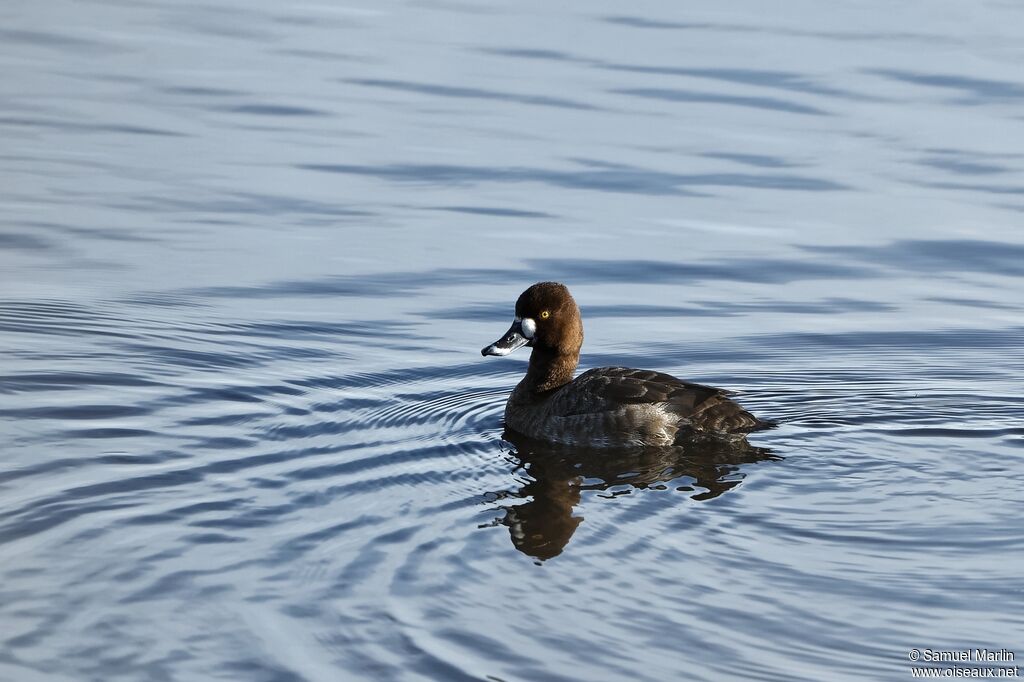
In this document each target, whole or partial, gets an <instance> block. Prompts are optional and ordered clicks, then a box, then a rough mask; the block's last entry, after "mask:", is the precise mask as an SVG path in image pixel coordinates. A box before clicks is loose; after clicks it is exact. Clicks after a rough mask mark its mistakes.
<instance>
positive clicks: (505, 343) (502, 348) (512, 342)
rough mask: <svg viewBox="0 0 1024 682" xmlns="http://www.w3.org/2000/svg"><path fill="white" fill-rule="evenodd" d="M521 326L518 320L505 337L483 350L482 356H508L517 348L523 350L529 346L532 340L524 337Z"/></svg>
mask: <svg viewBox="0 0 1024 682" xmlns="http://www.w3.org/2000/svg"><path fill="white" fill-rule="evenodd" d="M519 324H520V323H519V321H518V320H516V321H515V322H513V323H512V326H511V327H509V329H508V331H507V332H505V335H504V336H503V337H501V338H500V339H498V340H497V341H495V342H494V343H492V344H491V345H489V346H487V347H485V348H484V349H483V350H481V351H480V355H508V354H509V353H511V352H512V351H514V350H515V349H516V348H522V347H523V346H525V345H526V344H528V343H529V342H530V340H529V339H528V338H526V337H525V336H523V335H522V333H521V331H522V328H521V327H520V326H519Z"/></svg>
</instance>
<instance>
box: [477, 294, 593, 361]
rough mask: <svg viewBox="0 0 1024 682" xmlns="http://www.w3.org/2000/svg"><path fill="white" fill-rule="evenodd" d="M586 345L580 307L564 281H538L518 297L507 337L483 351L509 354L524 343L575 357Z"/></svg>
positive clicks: (552, 352) (547, 352) (486, 353)
mask: <svg viewBox="0 0 1024 682" xmlns="http://www.w3.org/2000/svg"><path fill="white" fill-rule="evenodd" d="M582 345H583V320H582V319H580V309H579V307H577V305H576V301H575V300H574V299H573V297H572V294H570V293H569V289H568V288H566V286H565V285H564V284H559V283H558V282H538V283H537V284H534V285H533V286H532V287H530V288H529V289H527V290H526V291H524V292H523V293H522V294H521V295H520V296H519V300H518V301H516V317H515V319H514V320H513V321H512V326H511V327H510V328H509V330H508V332H506V333H505V335H504V336H503V337H501V338H500V339H498V340H497V341H495V342H494V343H492V344H491V345H489V346H487V347H486V348H484V349H483V350H482V351H480V352H481V354H482V355H508V354H509V353H511V352H512V351H514V350H515V349H517V348H521V347H522V346H531V347H533V348H536V349H539V350H543V351H545V355H553V356H563V357H567V358H572V359H573V360H574V362H573V365H574V366H575V359H576V357H577V356H579V353H580V347H581V346H582Z"/></svg>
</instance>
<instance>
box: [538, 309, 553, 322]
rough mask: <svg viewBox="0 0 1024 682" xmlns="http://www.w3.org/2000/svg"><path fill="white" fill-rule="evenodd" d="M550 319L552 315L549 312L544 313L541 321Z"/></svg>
mask: <svg viewBox="0 0 1024 682" xmlns="http://www.w3.org/2000/svg"><path fill="white" fill-rule="evenodd" d="M549 317H551V313H549V312H548V311H547V310H544V311H542V312H541V314H540V319H542V320H546V319H548V318H549Z"/></svg>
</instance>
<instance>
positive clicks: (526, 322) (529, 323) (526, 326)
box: [519, 317, 537, 339]
mask: <svg viewBox="0 0 1024 682" xmlns="http://www.w3.org/2000/svg"><path fill="white" fill-rule="evenodd" d="M519 326H520V327H521V328H522V330H523V336H524V337H525V338H527V339H532V338H533V335H534V334H536V333H537V323H536V322H535V321H534V319H533V318H532V317H524V318H523V321H522V322H521V323H520V324H519Z"/></svg>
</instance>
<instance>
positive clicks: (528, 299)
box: [481, 282, 770, 447]
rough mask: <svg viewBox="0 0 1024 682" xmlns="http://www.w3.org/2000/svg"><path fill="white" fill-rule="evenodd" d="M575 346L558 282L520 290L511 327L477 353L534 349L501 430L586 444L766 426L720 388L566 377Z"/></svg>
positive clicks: (651, 377)
mask: <svg viewBox="0 0 1024 682" xmlns="http://www.w3.org/2000/svg"><path fill="white" fill-rule="evenodd" d="M582 345H583V321H582V320H581V319H580V310H579V308H578V307H577V306H576V301H575V300H573V297H572V295H570V294H569V290H568V289H567V288H566V287H565V286H564V285H562V284H559V283H557V282H540V283H538V284H534V285H533V286H532V287H530V288H529V289H527V290H526V291H524V292H523V293H522V295H521V296H520V297H519V300H518V301H516V315H515V320H514V321H513V322H512V327H511V328H510V329H509V330H508V332H507V333H506V334H505V335H504V336H503V337H501V338H500V339H498V340H497V341H495V342H494V343H492V344H491V345H489V346H487V347H486V348H484V349H483V350H482V351H481V354H483V355H508V354H509V353H511V352H512V351H514V350H515V349H517V348H521V347H522V346H530V347H532V348H533V353H532V354H531V355H530V366H529V369H528V370H527V371H526V376H525V377H524V378H523V380H522V381H520V382H519V385H518V386H516V388H515V390H514V391H512V395H511V396H509V399H508V403H507V404H506V405H505V424H506V426H508V427H509V428H511V429H514V430H515V431H518V432H519V433H521V434H523V435H525V436H528V437H530V438H535V439H537V440H543V441H548V442H553V443H562V444H566V445H580V446H590V447H623V446H637V445H642V446H648V445H672V444H674V443H678V442H680V441H685V440H686V439H693V438H695V437H702V436H715V437H724V438H742V437H743V435H744V434H746V433H748V432H750V431H754V430H757V429H759V428H765V427H767V426H770V423H768V422H764V421H761V420H759V419H757V418H756V417H754V416H753V415H752V414H750V413H749V412H747V411H746V410H744V409H743V408H742V407H740V406H739V405H737V404H736V403H735V402H733V401H732V400H729V398H728V397H727V396H728V393H727V392H726V391H723V390H722V389H718V388H713V387H711V386H702V385H701V384H694V383H690V382H688V381H682V380H680V379H676V378H675V377H673V376H669V375H668V374H662V373H660V372H652V371H649V370H643V369H628V368H625V367H600V368H597V369H592V370H589V371H587V372H584V373H583V374H581V375H580V376H579V377H577V378H576V379H575V380H573V378H572V377H573V372H574V371H575V370H576V365H577V364H578V362H579V359H580V347H581V346H582Z"/></svg>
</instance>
